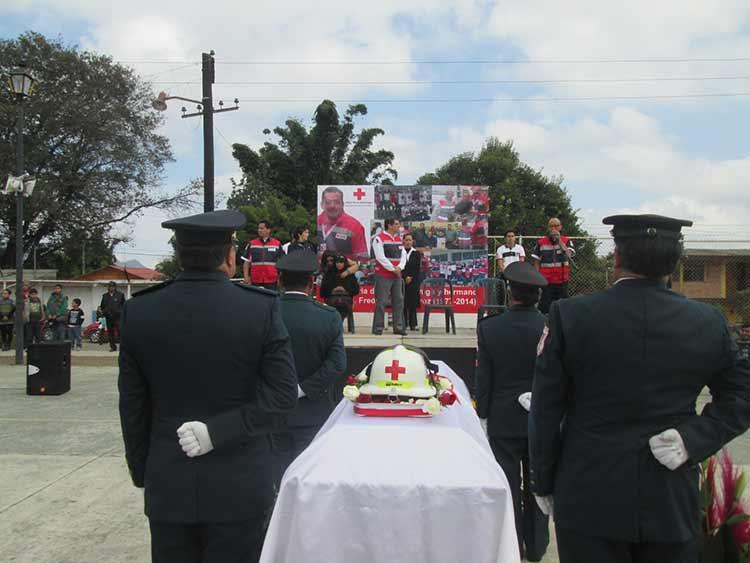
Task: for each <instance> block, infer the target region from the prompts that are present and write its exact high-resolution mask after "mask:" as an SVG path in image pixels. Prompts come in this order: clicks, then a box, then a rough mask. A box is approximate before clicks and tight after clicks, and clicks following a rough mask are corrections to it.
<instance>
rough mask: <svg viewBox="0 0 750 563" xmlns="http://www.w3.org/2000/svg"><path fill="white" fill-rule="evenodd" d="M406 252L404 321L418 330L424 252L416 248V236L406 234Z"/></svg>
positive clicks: (410, 327) (411, 327) (412, 328)
mask: <svg viewBox="0 0 750 563" xmlns="http://www.w3.org/2000/svg"><path fill="white" fill-rule="evenodd" d="M404 252H405V253H406V264H405V265H404V271H403V272H402V276H403V278H404V323H408V324H409V329H410V330H417V309H419V287H420V284H421V283H422V253H421V252H420V251H419V250H417V249H416V248H414V237H413V236H412V235H411V234H407V235H405V236H404Z"/></svg>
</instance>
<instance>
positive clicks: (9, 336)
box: [0, 325, 13, 349]
mask: <svg viewBox="0 0 750 563" xmlns="http://www.w3.org/2000/svg"><path fill="white" fill-rule="evenodd" d="M0 341H2V344H3V349H5V348H10V345H11V342H13V325H0Z"/></svg>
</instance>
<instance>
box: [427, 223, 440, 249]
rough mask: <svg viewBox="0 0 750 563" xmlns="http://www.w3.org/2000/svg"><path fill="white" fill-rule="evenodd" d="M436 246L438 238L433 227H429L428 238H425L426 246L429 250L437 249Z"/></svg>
mask: <svg viewBox="0 0 750 563" xmlns="http://www.w3.org/2000/svg"><path fill="white" fill-rule="evenodd" d="M437 245H438V237H437V233H436V232H435V227H434V226H433V227H430V236H429V237H427V246H429V247H430V248H437Z"/></svg>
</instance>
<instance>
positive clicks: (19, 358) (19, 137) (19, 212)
mask: <svg viewBox="0 0 750 563" xmlns="http://www.w3.org/2000/svg"><path fill="white" fill-rule="evenodd" d="M16 176H19V177H20V176H23V100H20V99H19V101H18V123H17V124H16ZM22 286H23V185H21V190H20V191H16V313H15V325H16V365H21V364H23V336H24V334H23V305H24V303H23V287H22Z"/></svg>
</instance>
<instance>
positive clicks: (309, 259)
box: [273, 252, 346, 482]
mask: <svg viewBox="0 0 750 563" xmlns="http://www.w3.org/2000/svg"><path fill="white" fill-rule="evenodd" d="M317 267H318V263H317V260H316V258H315V255H314V254H313V253H311V252H293V253H291V254H288V255H287V256H284V257H283V258H282V259H281V260H279V264H278V268H279V289H280V290H281V293H282V295H281V315H282V317H283V319H284V324H285V325H286V328H287V330H288V331H289V335H290V336H291V339H292V350H293V352H294V364H295V367H296V369H297V380H298V388H297V391H298V397H299V399H298V401H297V407H296V408H295V409H294V411H293V412H292V413H291V414H290V415H289V417H288V419H287V428H286V430H285V431H283V432H281V433H278V434H274V437H273V442H274V448H275V450H276V452H275V453H276V454H277V455H278V457H279V464H280V470H279V474H278V476H277V482H280V481H281V476H282V475H283V473H284V471H285V470H286V468H287V466H288V465H289V464H290V463H291V462H292V461H293V460H294V458H296V457H297V456H298V455H299V454H300V453H302V451H303V450H304V449H305V448H306V447H307V446H308V445H309V444H310V442H312V440H313V438H314V437H315V434H317V433H318V430H320V428H321V426H323V423H324V422H325V421H326V420H327V419H328V416H329V415H330V414H331V412H332V411H333V408H334V406H335V405H336V403H337V402H338V401H334V399H333V385H334V384H335V383H338V382H340V381H341V379H342V377H343V375H344V370H345V369H346V352H345V351H344V336H343V329H342V324H341V316H340V315H339V313H338V312H337V311H336V309H334V308H333V307H329V306H328V305H324V304H323V303H318V302H317V301H315V300H314V299H313V298H312V297H311V295H313V288H314V280H315V271H316V270H317Z"/></svg>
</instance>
